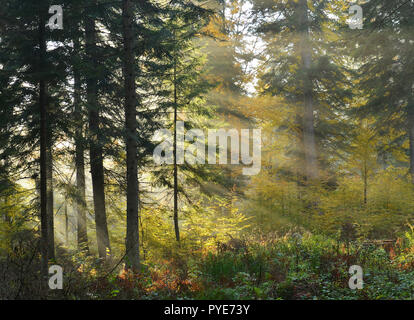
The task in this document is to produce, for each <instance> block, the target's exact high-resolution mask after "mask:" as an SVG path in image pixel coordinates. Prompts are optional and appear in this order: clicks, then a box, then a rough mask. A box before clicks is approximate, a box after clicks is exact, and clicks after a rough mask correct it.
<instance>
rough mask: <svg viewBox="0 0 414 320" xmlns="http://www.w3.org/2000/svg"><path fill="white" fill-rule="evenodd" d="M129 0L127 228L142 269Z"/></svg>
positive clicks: (126, 2)
mask: <svg viewBox="0 0 414 320" xmlns="http://www.w3.org/2000/svg"><path fill="white" fill-rule="evenodd" d="M131 6H132V3H131V1H130V0H123V1H122V27H123V29H122V32H123V40H124V61H123V63H124V68H123V73H124V81H125V82H124V86H125V87H124V89H125V129H126V133H125V135H126V136H125V144H126V152H127V160H126V161H127V232H126V243H125V246H126V256H127V263H128V267H130V268H132V270H134V271H138V270H139V265H140V261H139V230H138V228H139V226H138V212H139V211H138V210H139V198H138V159H137V153H138V143H137V109H136V108H137V98H136V92H135V58H134V49H135V48H134V32H133V21H134V16H133V10H132V7H131Z"/></svg>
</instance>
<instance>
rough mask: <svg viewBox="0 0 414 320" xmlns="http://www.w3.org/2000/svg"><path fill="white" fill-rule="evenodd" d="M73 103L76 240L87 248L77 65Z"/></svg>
mask: <svg viewBox="0 0 414 320" xmlns="http://www.w3.org/2000/svg"><path fill="white" fill-rule="evenodd" d="M74 49H75V52H79V51H80V43H79V39H78V38H76V39H75V40H74ZM73 69H74V82H75V83H74V105H75V122H76V132H75V148H76V150H75V166H76V187H77V191H78V202H77V203H76V212H77V240H78V249H81V250H86V251H88V250H89V246H88V232H87V226H86V190H85V188H86V187H85V147H84V143H85V142H84V133H83V128H84V124H83V120H84V119H83V114H82V105H81V79H80V74H79V70H78V67H77V66H74V68H73Z"/></svg>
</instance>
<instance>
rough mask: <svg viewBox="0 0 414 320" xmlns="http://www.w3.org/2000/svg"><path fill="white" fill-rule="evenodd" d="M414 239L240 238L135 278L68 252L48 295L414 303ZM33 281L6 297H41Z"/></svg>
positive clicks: (17, 283)
mask: <svg viewBox="0 0 414 320" xmlns="http://www.w3.org/2000/svg"><path fill="white" fill-rule="evenodd" d="M413 239H414V237H413V234H412V233H411V234H410V233H407V234H406V236H405V237H403V238H400V239H399V240H398V241H397V243H396V244H395V245H393V246H392V247H391V248H388V249H387V250H385V249H384V248H383V247H381V246H379V245H377V244H375V243H367V242H357V241H356V242H352V243H344V242H339V241H336V240H332V239H329V238H326V237H323V236H316V235H304V236H292V235H290V236H285V237H278V238H276V237H268V238H263V239H261V240H255V241H252V240H250V241H247V240H246V241H241V240H240V241H238V242H235V243H233V245H232V244H231V242H229V244H227V245H224V244H221V245H219V246H218V247H217V248H216V249H215V250H210V251H203V252H200V251H192V252H189V251H188V250H187V249H183V248H182V249H181V250H177V252H176V253H175V254H174V256H172V257H169V258H168V259H163V260H159V261H156V262H151V263H147V264H145V265H144V267H143V270H142V272H141V273H140V274H138V275H134V274H131V273H128V272H125V271H123V268H122V265H120V264H115V266H114V264H112V265H111V266H105V267H102V265H103V264H102V263H101V262H100V261H99V260H98V259H96V258H93V257H91V256H87V255H84V256H82V257H80V256H79V255H78V256H76V258H74V257H75V256H74V255H67V254H64V255H61V256H60V257H59V258H58V260H59V261H58V262H59V263H60V264H61V265H63V269H64V270H65V273H64V283H63V289H62V290H50V295H49V296H48V297H47V298H49V299H218V300H220V299H282V300H286V299H289V300H291V299H294V300H297V299H311V300H312V299H313V300H328V299H364V300H371V299H373V300H376V299H414V245H413ZM114 260H115V259H114ZM31 264H32V265H33V267H34V268H35V265H36V263H33V262H31ZM353 265H357V266H360V267H361V268H362V270H363V288H362V289H351V288H350V286H349V280H350V278H351V276H352V275H351V274H350V273H349V269H350V267H351V266H353ZM30 276H31V275H30V272H27V271H26V272H25V276H24V277H26V278H25V279H22V278H19V276H15V277H14V278H13V279H14V282H13V283H14V284H13V283H11V282H10V283H9V284H8V286H6V287H8V288H9V290H8V291H7V292H8V294H10V292H14V293H13V294H17V296H14V297H12V296H9V297H4V296H3V297H2V298H36V292H34V291H35V290H36V286H34V285H32V286H30V285H29V284H30V283H31V282H30V279H28V278H27V277H30ZM20 277H21V276H20ZM32 283H35V282H32ZM6 287H3V288H4V289H6ZM17 289H18V290H19V291H17Z"/></svg>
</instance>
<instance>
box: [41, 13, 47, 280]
mask: <svg viewBox="0 0 414 320" xmlns="http://www.w3.org/2000/svg"><path fill="white" fill-rule="evenodd" d="M39 49H40V50H39V70H38V72H42V71H43V70H44V68H45V55H46V40H45V19H44V15H43V13H42V12H39ZM39 112H40V228H41V244H40V250H41V255H42V260H41V274H42V276H44V277H45V276H47V275H48V260H49V259H48V223H47V222H48V219H47V217H48V214H47V163H46V161H47V100H46V81H45V80H44V79H43V78H40V80H39Z"/></svg>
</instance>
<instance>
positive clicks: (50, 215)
mask: <svg viewBox="0 0 414 320" xmlns="http://www.w3.org/2000/svg"><path fill="white" fill-rule="evenodd" d="M46 92H47V91H46ZM46 99H47V98H46ZM48 105H49V104H48ZM48 114H50V113H49V112H48ZM49 120H50V119H49ZM47 131H48V134H47V143H46V144H47V149H46V165H47V168H46V178H47V182H46V185H47V229H48V236H47V243H48V244H47V245H48V252H49V255H48V257H49V259H54V258H55V227H54V218H55V217H54V197H53V154H52V149H53V143H52V132H51V124H50V121H48V125H47Z"/></svg>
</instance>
